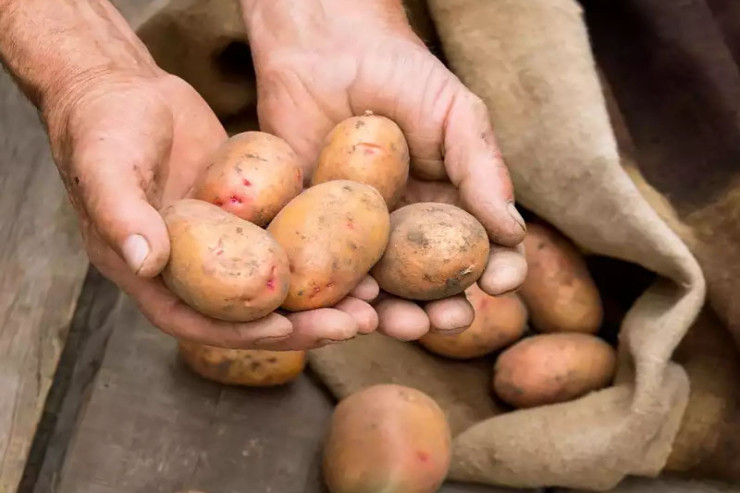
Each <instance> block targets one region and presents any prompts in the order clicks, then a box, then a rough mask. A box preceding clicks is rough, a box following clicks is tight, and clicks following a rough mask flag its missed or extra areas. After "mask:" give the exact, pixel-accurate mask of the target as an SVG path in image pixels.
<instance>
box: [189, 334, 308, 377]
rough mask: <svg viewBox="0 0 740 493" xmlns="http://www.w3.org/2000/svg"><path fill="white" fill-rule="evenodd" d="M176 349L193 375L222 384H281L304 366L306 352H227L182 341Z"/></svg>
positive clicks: (229, 350) (244, 350)
mask: <svg viewBox="0 0 740 493" xmlns="http://www.w3.org/2000/svg"><path fill="white" fill-rule="evenodd" d="M178 350H179V353H180V357H181V358H182V359H183V361H185V363H186V364H187V365H188V367H189V368H190V369H191V370H192V371H193V372H195V373H196V374H198V375H200V376H201V377H203V378H206V379H208V380H213V381H215V382H219V383H222V384H225V385H240V386H247V387H272V386H276V385H283V384H285V383H288V382H290V381H292V380H294V379H295V378H296V377H297V376H298V375H300V374H301V373H302V372H303V369H304V368H305V367H306V352H305V351H265V350H261V349H226V348H220V347H215V346H208V345H205V344H198V343H194V342H190V341H182V340H181V341H179V343H178Z"/></svg>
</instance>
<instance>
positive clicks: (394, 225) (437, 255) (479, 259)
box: [372, 202, 490, 301]
mask: <svg viewBox="0 0 740 493" xmlns="http://www.w3.org/2000/svg"><path fill="white" fill-rule="evenodd" d="M489 249H490V244H489V240H488V235H487V233H486V230H485V229H484V228H483V226H482V225H481V224H480V223H479V222H478V220H477V219H475V217H473V216H472V215H471V214H469V213H468V212H466V211H464V210H462V209H460V208H459V207H456V206H453V205H449V204H438V203H432V202H420V203H416V204H410V205H407V206H405V207H402V208H400V209H397V210H395V211H394V212H393V213H392V214H391V235H390V239H389V241H388V246H387V247H386V249H385V253H383V257H382V258H381V259H380V261H379V262H378V263H377V264H376V265H375V267H373V270H372V275H373V277H374V278H375V280H376V281H378V284H379V285H380V288H381V289H383V290H384V291H386V292H388V293H390V294H394V295H396V296H399V297H401V298H406V299H410V300H423V301H429V300H437V299H441V298H446V297H449V296H453V295H456V294H459V293H462V292H463V291H465V290H466V289H467V288H468V287H469V286H471V285H472V284H473V283H474V282H475V281H477V280H478V279H479V278H480V276H481V274H483V270H484V269H485V266H486V262H487V261H488V252H489Z"/></svg>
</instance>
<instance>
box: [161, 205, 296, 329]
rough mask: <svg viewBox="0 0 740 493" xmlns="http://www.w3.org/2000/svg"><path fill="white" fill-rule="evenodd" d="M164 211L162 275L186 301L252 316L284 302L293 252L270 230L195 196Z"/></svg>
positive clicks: (237, 317)
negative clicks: (166, 248) (166, 251)
mask: <svg viewBox="0 0 740 493" xmlns="http://www.w3.org/2000/svg"><path fill="white" fill-rule="evenodd" d="M161 214H162V217H163V219H164V221H165V224H166V225H167V229H168V231H169V237H170V259H169V261H168V263H167V266H166V267H165V269H164V270H163V272H162V278H163V279H164V281H165V283H166V285H167V286H168V287H169V288H170V290H172V292H174V293H175V294H176V295H177V296H179V297H180V298H181V299H182V300H183V301H184V302H185V303H187V304H188V305H190V306H191V307H193V308H194V309H196V310H197V311H199V312H201V313H203V314H205V315H208V316H210V317H213V318H217V319H221V320H228V321H233V322H248V321H251V320H256V319H258V318H261V317H263V316H265V315H268V314H269V313H271V312H272V311H274V310H275V309H277V308H278V307H279V306H280V304H281V303H282V302H283V300H284V299H285V297H286V295H287V294H288V287H289V285H290V270H289V264H288V256H287V255H286V253H285V251H284V250H283V249H282V248H281V246H280V245H279V244H278V243H277V241H275V239H274V238H273V237H272V236H271V235H270V234H269V233H268V232H267V231H265V230H264V229H262V228H260V227H258V226H255V225H254V224H252V223H250V222H247V221H244V220H242V219H239V218H238V217H236V216H234V215H232V214H229V213H228V212H226V211H224V210H223V209H220V208H219V207H217V206H215V205H213V204H209V203H208V202H203V201H200V200H195V199H183V200H180V201H178V202H175V203H174V204H172V205H170V206H168V207H165V208H164V209H163V210H162V211H161Z"/></svg>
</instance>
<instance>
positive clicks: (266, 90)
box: [242, 0, 526, 339]
mask: <svg viewBox="0 0 740 493" xmlns="http://www.w3.org/2000/svg"><path fill="white" fill-rule="evenodd" d="M242 4H243V11H244V16H245V21H246V24H247V30H248V33H249V38H250V44H251V46H252V53H253V57H254V61H255V69H256V75H257V87H258V99H257V101H258V115H259V120H260V125H261V127H262V128H263V129H264V130H266V131H268V132H271V133H274V134H276V135H278V136H280V137H282V138H284V139H285V140H287V141H288V142H289V143H290V144H291V145H292V146H293V148H294V149H295V150H296V152H297V153H298V154H299V156H300V157H301V160H302V163H303V165H304V168H305V170H306V175H307V176H310V174H311V170H312V168H313V166H314V164H315V162H316V158H317V156H318V154H319V152H320V148H321V146H322V145H323V142H324V138H325V136H326V135H327V134H328V133H329V131H330V129H331V128H332V127H333V126H334V125H335V124H336V123H338V122H339V121H341V120H343V119H345V118H347V117H350V116H352V115H358V114H362V113H363V112H364V111H366V110H371V111H373V112H374V113H376V114H380V115H384V116H387V117H389V118H391V119H393V120H395V121H396V122H397V123H398V124H399V126H400V127H401V129H402V130H403V131H404V133H405V135H406V137H407V139H408V143H409V148H410V153H411V161H412V169H413V168H416V169H417V170H423V171H424V174H425V176H426V177H429V178H435V179H446V180H449V181H450V182H451V183H452V184H453V185H454V187H455V190H456V192H459V205H461V206H462V207H463V208H465V209H466V210H468V211H469V212H471V213H472V214H473V215H475V216H476V217H477V218H478V220H480V221H481V223H482V224H483V225H484V226H485V228H486V230H487V231H488V234H489V237H490V239H491V242H492V244H493V246H494V247H493V248H492V250H491V256H490V259H489V263H488V266H487V268H486V271H485V273H484V275H483V277H482V279H481V288H482V289H483V290H485V291H486V292H488V293H489V294H492V295H495V294H501V293H503V292H506V291H511V290H514V289H516V288H517V287H518V286H519V285H520V284H521V283H522V282H523V280H524V276H525V274H526V262H525V261H524V258H523V256H522V255H521V251H520V250H519V249H518V245H519V244H520V243H521V241H522V240H523V238H524V234H525V226H524V221H523V220H522V218H521V216H520V215H519V213H518V212H517V211H516V208H515V207H514V197H513V187H512V184H511V181H510V179H509V175H508V171H507V169H506V166H505V165H504V163H503V160H502V158H501V155H500V153H499V151H498V149H497V147H496V143H495V139H494V135H493V130H492V128H491V125H490V120H489V116H488V112H487V108H486V106H485V104H484V103H483V102H482V101H481V100H480V99H479V98H478V97H476V96H475V95H473V94H472V93H471V92H470V91H469V90H468V89H466V88H465V87H464V85H463V84H462V83H461V82H460V81H459V80H458V79H457V78H456V77H455V76H454V75H453V74H452V73H450V72H449V71H448V70H447V69H446V68H445V67H444V65H443V64H442V63H441V62H440V61H439V60H438V59H437V58H436V57H434V56H433V55H432V54H431V53H430V52H429V50H428V49H427V48H426V47H425V46H424V44H423V43H422V42H421V41H420V40H419V39H418V37H416V35H415V34H414V33H413V31H412V29H411V28H410V27H409V25H408V23H407V22H406V20H405V16H404V14H403V10H402V6H401V4H400V2H399V1H398V0H368V1H367V2H343V1H341V0H314V1H312V2H308V3H306V4H301V7H300V8H297V7H296V6H295V4H294V3H293V2H286V1H285V0H275V1H271V2H266V1H263V0H242ZM327 13H328V14H327ZM417 185H419V182H416V181H414V180H412V181H411V183H410V186H417ZM419 186H421V193H420V195H419V196H420V197H423V196H424V193H425V192H424V185H419ZM432 186H434V185H432ZM429 190H431V189H429ZM378 301H379V302H378V303H377V304H376V311H377V313H378V316H379V327H378V330H379V331H381V332H384V333H385V334H387V335H390V336H393V337H396V338H399V339H416V338H419V337H421V336H422V335H423V334H424V333H426V332H427V331H428V330H430V329H431V330H439V331H449V332H452V331H460V330H464V329H465V328H467V327H468V326H469V325H470V324H471V323H472V320H473V316H474V313H473V308H472V306H471V305H470V303H468V302H467V300H466V298H465V297H464V295H459V296H456V297H452V298H449V299H445V300H438V301H434V302H430V303H427V304H426V305H425V306H424V307H423V309H422V307H421V306H420V305H417V304H416V303H412V302H409V301H404V300H400V299H394V298H390V297H387V296H382V297H381V298H380V299H379V300H378Z"/></svg>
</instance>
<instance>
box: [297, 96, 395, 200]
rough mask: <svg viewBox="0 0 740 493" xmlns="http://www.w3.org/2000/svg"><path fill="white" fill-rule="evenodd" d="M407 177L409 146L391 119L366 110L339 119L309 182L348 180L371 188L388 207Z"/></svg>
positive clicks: (315, 183)
mask: <svg viewBox="0 0 740 493" xmlns="http://www.w3.org/2000/svg"><path fill="white" fill-rule="evenodd" d="M408 176H409V148H408V144H407V143H406V138H405V137H404V135H403V132H402V131H401V129H400V128H399V126H398V125H396V123H395V122H393V120H391V119H389V118H386V117H384V116H380V115H374V114H373V113H372V112H370V111H368V112H366V113H365V114H364V115H361V116H353V117H350V118H347V119H346V120H343V121H341V122H339V123H338V124H337V125H336V126H335V127H334V128H333V129H332V130H331V132H330V133H329V135H328V136H327V138H326V142H325V145H324V147H323V149H322V150H321V153H320V154H319V160H318V164H317V165H316V169H315V171H314V174H313V177H312V180H311V184H312V185H317V184H319V183H324V182H327V181H331V180H352V181H356V182H359V183H365V184H367V185H372V186H373V187H375V188H376V189H377V190H378V191H379V192H380V194H381V195H382V196H383V199H385V201H386V204H387V205H388V207H389V208H392V207H393V205H394V204H395V203H396V202H397V201H398V199H399V197H400V195H401V191H402V190H403V187H404V185H405V184H406V179H407V178H408Z"/></svg>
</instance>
